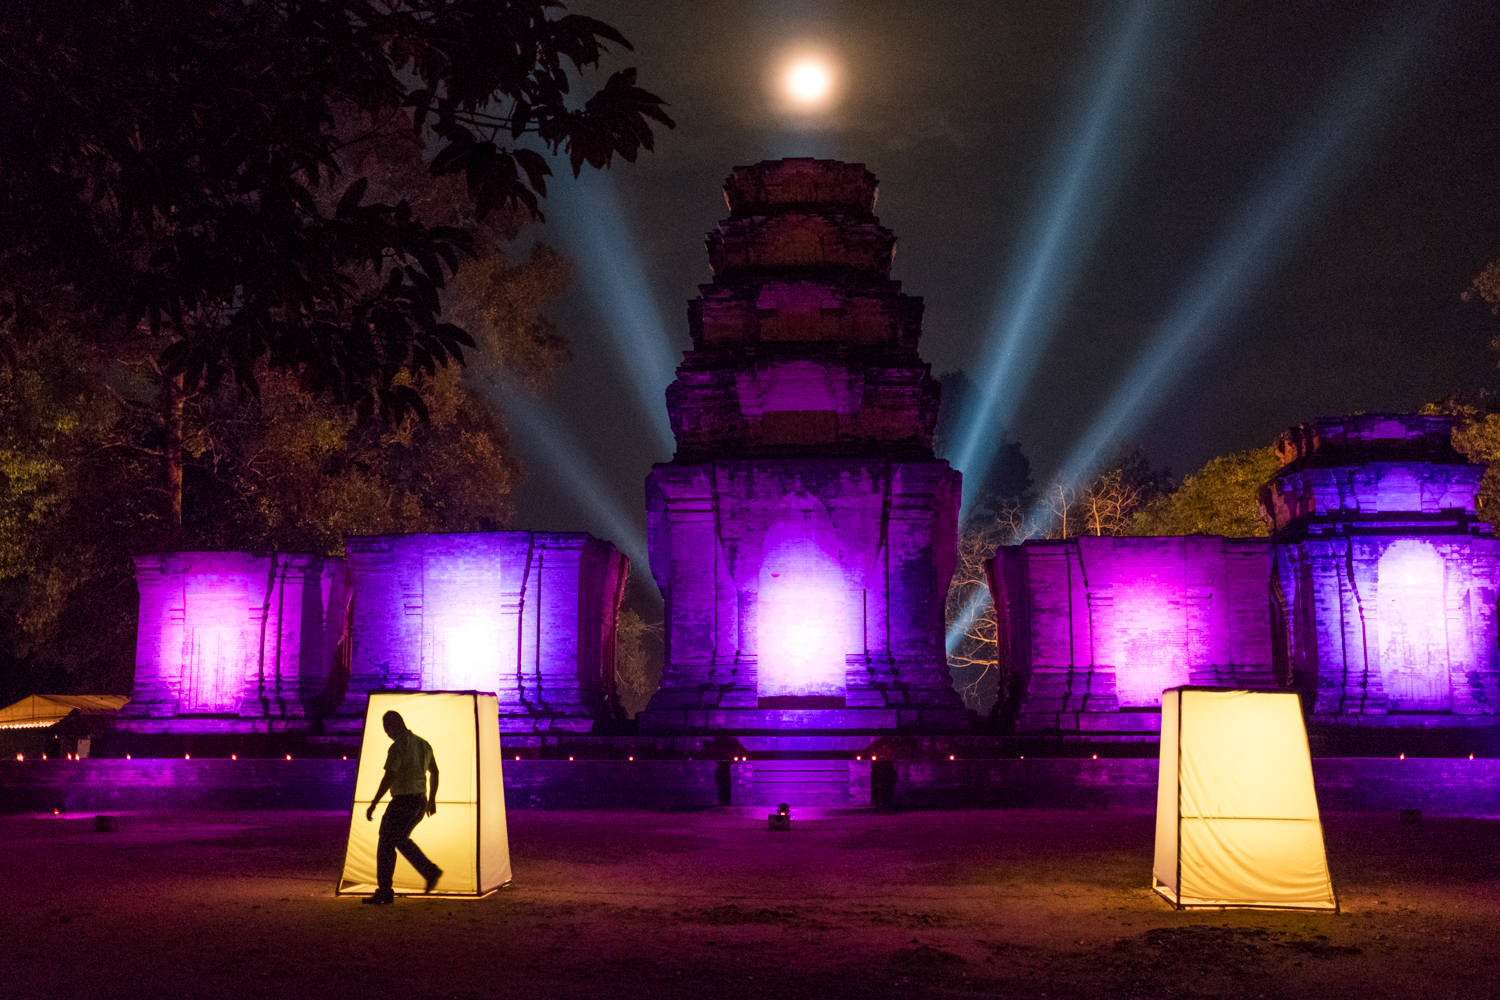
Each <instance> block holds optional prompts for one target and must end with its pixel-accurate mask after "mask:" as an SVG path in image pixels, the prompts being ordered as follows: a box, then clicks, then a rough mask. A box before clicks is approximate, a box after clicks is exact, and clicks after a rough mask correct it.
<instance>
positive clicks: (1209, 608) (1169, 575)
mask: <svg viewBox="0 0 1500 1000" xmlns="http://www.w3.org/2000/svg"><path fill="white" fill-rule="evenodd" d="M1270 570H1271V543H1270V541H1269V540H1267V539H1257V538H1221V537H1218V536H1208V535H1190V536H1186V537H1179V538H1112V537H1107V536H1106V537H1092V536H1085V537H1081V538H1072V539H1067V540H1066V541H1033V542H1026V543H1024V544H1022V545H1013V546H1005V547H1002V548H1001V549H999V550H998V551H997V552H996V554H995V560H994V563H993V564H992V572H991V593H992V597H993V598H994V602H995V607H996V608H997V609H1000V611H1001V613H1000V615H999V624H1000V628H1001V635H1002V641H1001V646H1002V650H1001V655H1003V656H1008V658H1009V661H1008V662H1009V666H1010V670H1011V672H1012V677H1013V678H1014V679H1015V680H1016V681H1019V684H1020V686H1021V688H1022V690H1024V701H1023V702H1022V703H1021V705H1020V713H1019V716H1018V719H1017V729H1018V732H1020V733H1045V732H1058V733H1061V734H1073V735H1083V736H1092V737H1096V738H1104V737H1109V736H1111V735H1122V734H1129V733H1136V734H1140V735H1142V736H1151V737H1152V738H1154V734H1155V732H1156V731H1157V730H1159V729H1160V725H1161V717H1160V710H1161V692H1162V691H1163V690H1164V689H1166V688H1169V687H1175V686H1178V685H1182V684H1205V685H1218V686H1234V687H1272V686H1276V684H1277V683H1278V678H1277V677H1276V676H1275V674H1274V672H1273V670H1272V655H1271V628H1270V626H1271V614H1270V586H1269V581H1270ZM1014 686H1015V682H1014V681H1013V687H1014Z"/></svg>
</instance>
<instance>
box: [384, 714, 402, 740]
mask: <svg viewBox="0 0 1500 1000" xmlns="http://www.w3.org/2000/svg"><path fill="white" fill-rule="evenodd" d="M380 721H381V723H382V724H384V726H385V734H386V735H387V736H389V737H390V738H391V739H395V738H396V737H398V736H400V735H401V734H402V733H404V732H406V720H405V719H403V718H401V713H400V712H387V713H385V715H384V716H382V717H381V720H380Z"/></svg>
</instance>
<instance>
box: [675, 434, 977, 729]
mask: <svg viewBox="0 0 1500 1000" xmlns="http://www.w3.org/2000/svg"><path fill="white" fill-rule="evenodd" d="M957 478H958V477H957V474H956V473H954V472H952V471H951V470H950V469H949V468H948V467H947V464H946V463H942V462H877V461H863V462H861V461H858V460H844V461H828V460H808V459H803V460H798V459H784V460H781V461H759V462H754V463H748V462H737V463H720V464H715V465H708V466H701V465H687V466H676V465H674V466H670V467H665V468H660V469H658V471H657V473H656V474H655V475H653V477H652V479H651V482H650V484H649V486H648V507H649V509H650V511H651V513H650V526H651V558H652V571H653V572H654V573H655V574H656V578H657V581H658V582H659V583H660V584H661V585H662V589H663V591H664V592H665V593H666V594H667V595H668V614H669V618H668V643H669V645H668V651H667V655H668V673H667V674H666V675H665V676H664V677H663V679H662V690H661V691H659V692H658V693H657V695H656V697H655V698H653V699H652V703H651V707H652V710H653V711H655V712H662V711H665V710H669V709H676V710H679V711H683V712H694V713H702V712H711V711H713V710H719V709H757V708H760V707H761V706H762V699H776V698H788V697H789V698H799V697H813V698H831V699H835V700H837V701H839V702H840V704H841V706H842V707H848V708H887V707H891V708H895V709H897V710H898V711H906V712H907V713H909V718H908V719H907V721H909V722H913V723H915V722H918V721H920V713H921V712H922V711H923V709H924V708H927V707H934V706H936V707H941V708H944V709H947V708H951V705H950V704H949V702H948V696H949V695H951V694H952V693H953V689H952V681H951V680H950V678H949V677H948V673H947V670H946V667H942V668H941V669H939V665H941V664H943V660H944V654H943V648H942V625H943V599H944V595H945V594H946V591H947V585H948V581H949V579H950V578H951V576H952V574H953V568H954V563H955V561H956V555H955V553H954V552H953V547H954V537H955V532H956V519H955V516H954V514H955V512H956V509H957V506H958V482H957ZM771 704H772V703H770V702H767V703H766V707H771ZM704 717H706V716H704ZM684 718H686V716H684ZM892 718H899V717H897V716H893V717H892Z"/></svg>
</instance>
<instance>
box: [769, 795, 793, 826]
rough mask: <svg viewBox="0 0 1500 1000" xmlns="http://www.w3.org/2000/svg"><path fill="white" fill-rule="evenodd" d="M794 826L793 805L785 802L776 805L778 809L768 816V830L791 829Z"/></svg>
mask: <svg viewBox="0 0 1500 1000" xmlns="http://www.w3.org/2000/svg"><path fill="white" fill-rule="evenodd" d="M791 828H792V807H791V806H789V805H787V804H786V803H785V802H783V803H781V804H780V805H778V806H777V807H776V811H775V812H773V813H770V814H768V815H767V816H766V829H767V830H790V829H791Z"/></svg>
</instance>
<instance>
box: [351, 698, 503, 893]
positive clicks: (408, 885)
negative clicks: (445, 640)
mask: <svg viewBox="0 0 1500 1000" xmlns="http://www.w3.org/2000/svg"><path fill="white" fill-rule="evenodd" d="M389 711H396V712H399V713H401V717H402V719H404V720H405V722H406V727H407V728H408V729H410V730H411V731H412V732H414V733H416V734H417V735H418V736H420V737H422V738H423V739H424V740H426V741H427V742H428V743H431V744H432V755H433V757H434V758H435V760H436V762H437V767H438V800H437V812H436V813H435V814H434V815H432V816H426V817H423V819H422V821H421V822H420V823H418V824H417V828H416V830H415V831H413V833H412V840H413V841H415V842H416V844H417V846H419V847H420V848H421V849H422V853H424V854H426V855H427V857H429V858H431V859H432V861H433V863H434V864H436V865H437V866H438V867H439V868H441V869H442V870H443V877H442V879H441V880H440V881H439V882H438V884H437V888H436V890H435V893H434V894H435V895H439V896H483V895H485V894H486V893H489V892H491V891H493V890H495V889H497V888H499V887H500V886H502V885H504V884H505V883H507V882H509V881H510V877H511V868H510V844H509V840H508V837H507V833H506V825H505V785H504V781H503V779H502V776H501V771H500V728H499V706H498V703H497V701H496V698H495V696H494V695H493V694H483V693H479V692H475V691H423V692H376V693H372V694H371V695H370V701H369V707H368V708H367V709H366V711H365V732H364V741H363V743H362V744H361V746H360V754H359V773H358V775H357V777H356V778H355V786H354V806H353V811H352V812H351V814H350V820H349V845H348V849H347V851H346V853H345V856H344V871H343V875H342V876H341V877H340V879H339V884H338V892H339V894H341V895H343V894H351V895H369V894H371V893H373V892H374V891H375V888H376V885H375V848H376V844H377V842H378V840H379V836H380V820H381V817H382V816H383V815H384V809H385V808H386V804H387V803H389V801H390V799H389V798H388V797H387V798H385V799H383V800H381V804H380V805H379V806H377V807H376V810H375V813H376V815H375V818H374V819H373V820H367V819H366V818H365V811H366V810H367V809H368V808H369V806H370V800H371V799H372V798H374V796H375V791H376V789H378V788H379V787H380V779H381V777H382V776H383V774H384V769H385V759H386V752H387V751H388V750H389V749H390V746H391V740H390V737H388V736H387V735H386V733H385V728H384V726H383V724H382V718H383V717H384V715H385V713H386V712H389ZM394 888H395V891H396V892H398V893H403V892H405V893H421V892H422V890H423V889H424V888H425V883H424V881H423V879H422V876H421V875H419V874H417V872H416V870H415V869H413V868H412V867H411V865H410V864H408V863H407V861H406V859H405V858H402V857H400V856H399V855H398V856H397V858H396V876H395V883H394Z"/></svg>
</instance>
